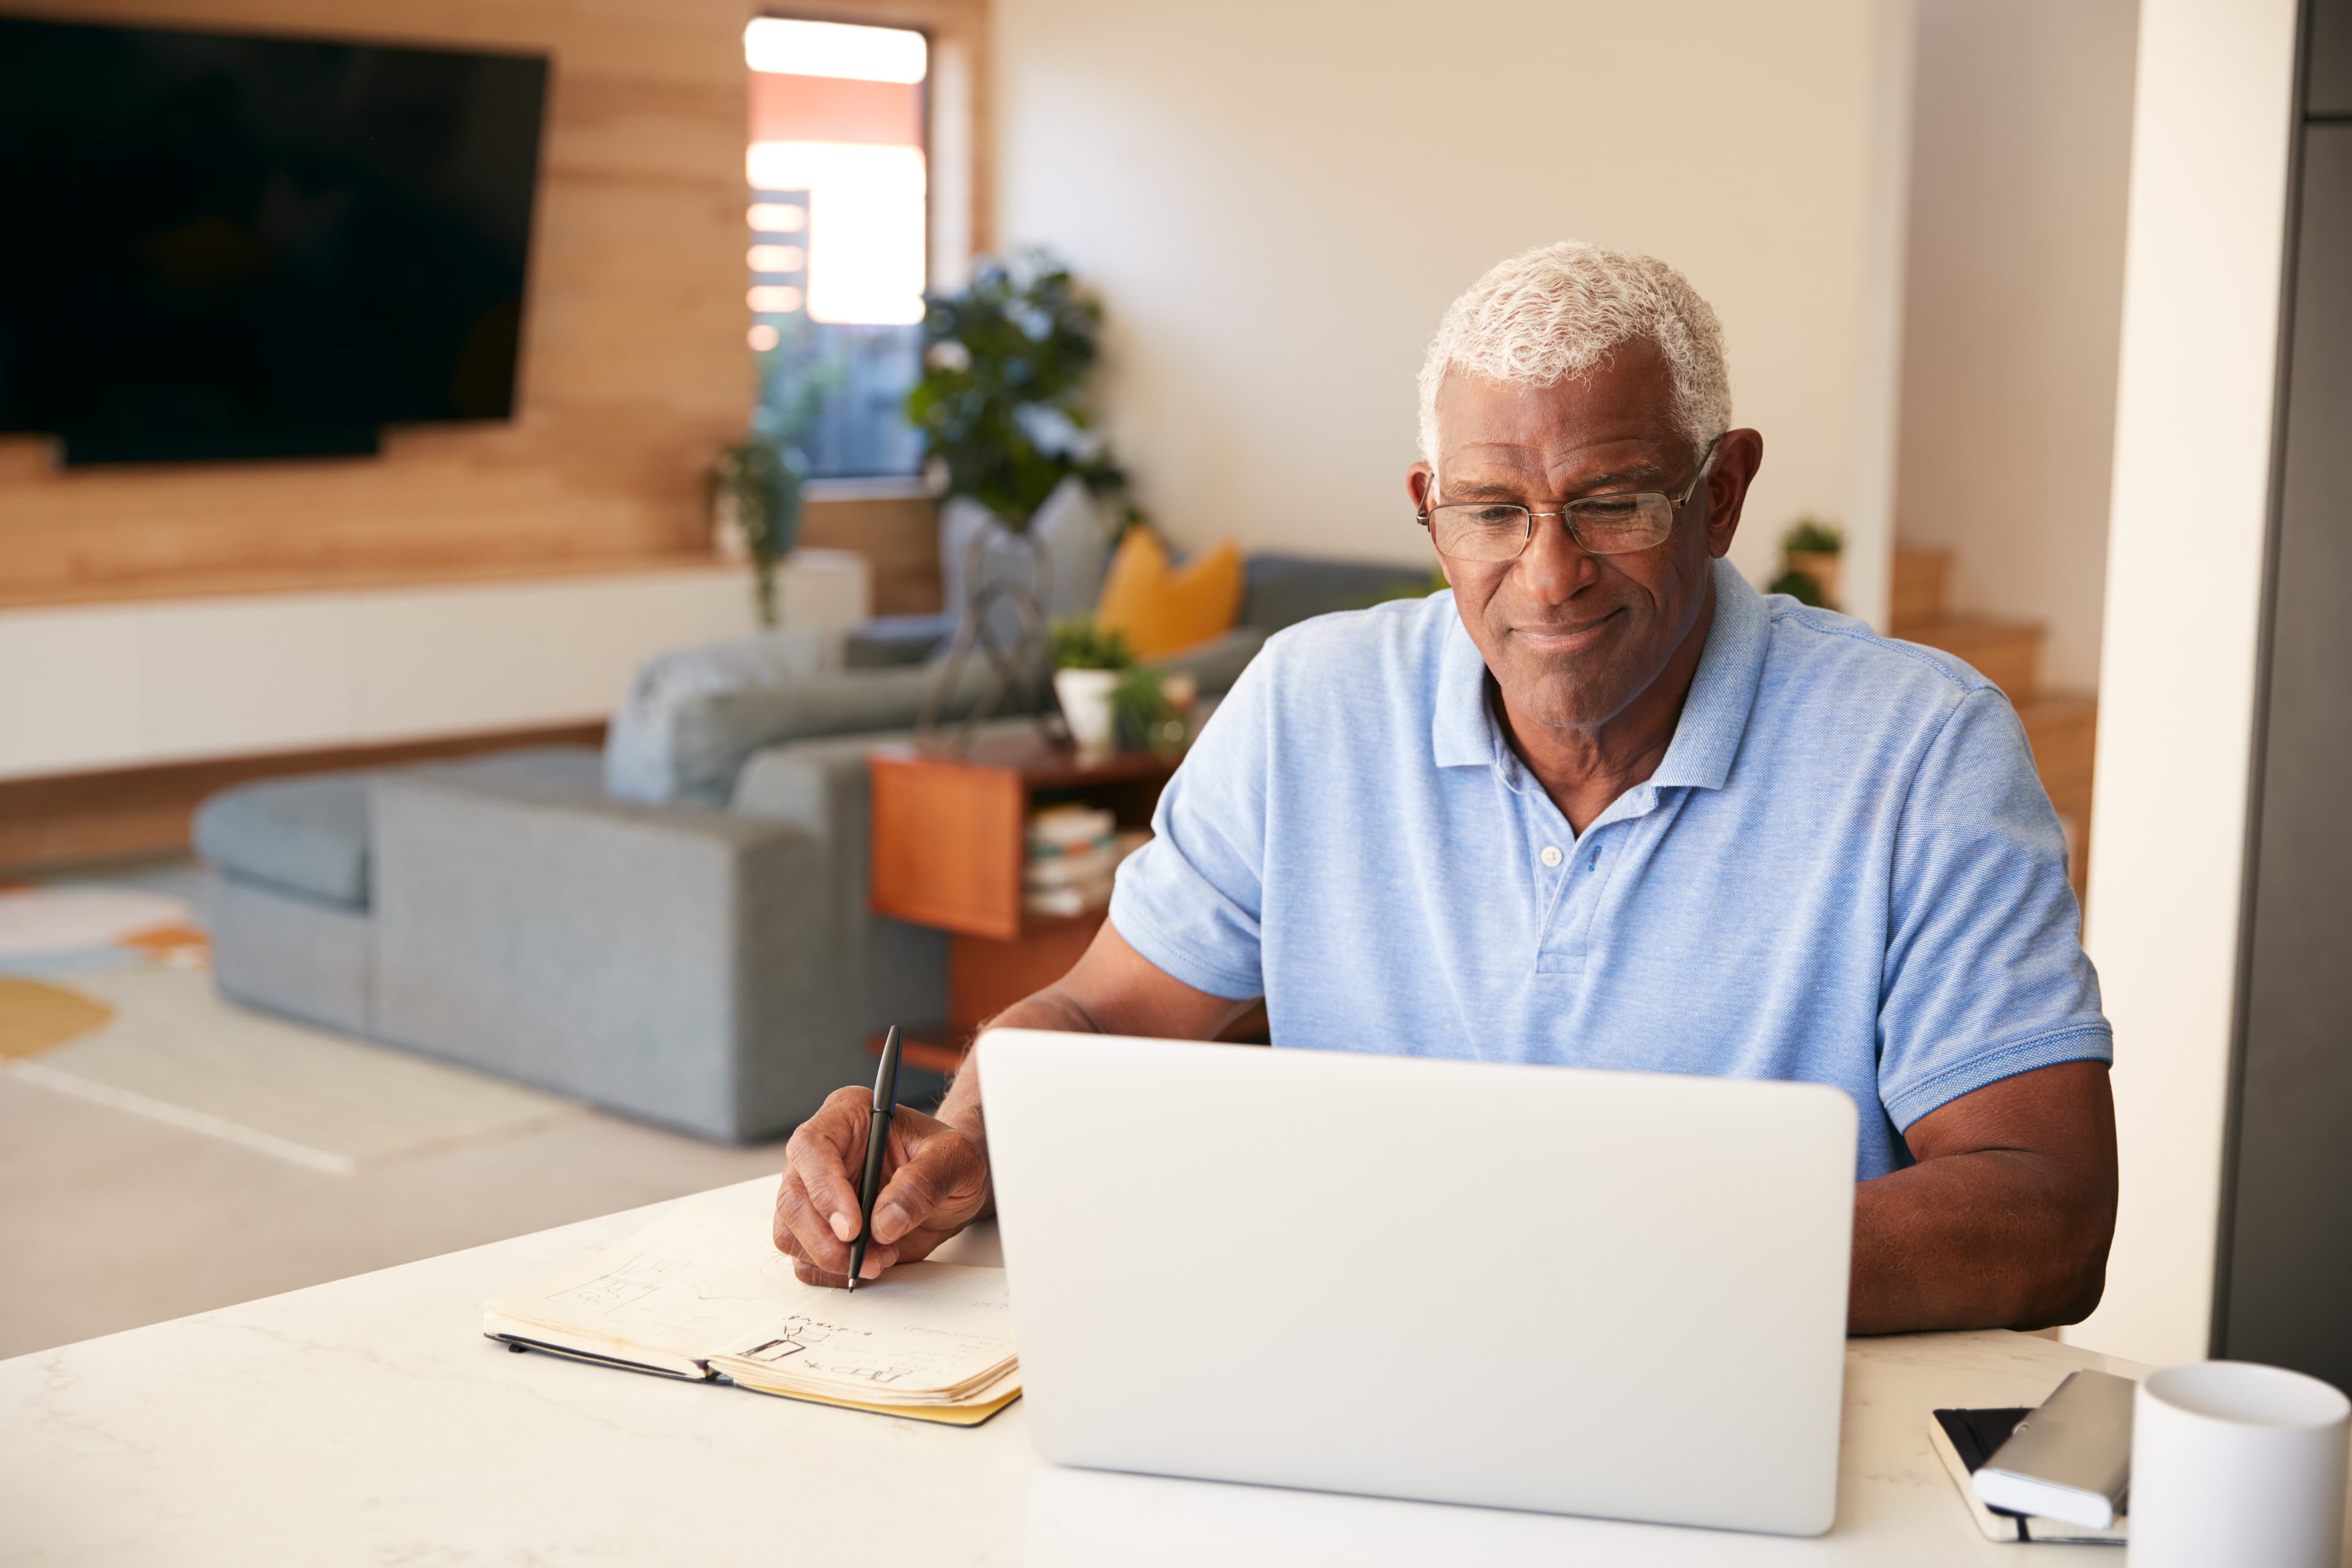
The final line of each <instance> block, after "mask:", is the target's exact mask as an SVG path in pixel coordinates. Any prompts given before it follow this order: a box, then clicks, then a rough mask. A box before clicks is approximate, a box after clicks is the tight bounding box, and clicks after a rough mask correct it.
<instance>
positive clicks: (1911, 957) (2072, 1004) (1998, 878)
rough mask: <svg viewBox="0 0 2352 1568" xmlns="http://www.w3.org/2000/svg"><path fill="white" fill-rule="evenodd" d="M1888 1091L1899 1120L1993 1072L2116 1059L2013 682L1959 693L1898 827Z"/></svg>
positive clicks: (2061, 842)
mask: <svg viewBox="0 0 2352 1568" xmlns="http://www.w3.org/2000/svg"><path fill="white" fill-rule="evenodd" d="M1889 919H1890V924H1891V928H1892V929H1891V930H1890V931H1889V932H1888V938H1887V948H1886V970H1885V980H1884V984H1883V986H1882V988H1881V993H1880V1005H1879V1035H1878V1040H1879V1061H1878V1085H1879V1098H1880V1100H1882V1101H1883V1102H1884V1103H1885V1107H1886V1112H1887V1115H1888V1116H1889V1117H1890V1118H1891V1119H1892V1120H1893V1121H1894V1122H1895V1126H1896V1127H1897V1128H1898V1129H1906V1130H1907V1129H1908V1128H1909V1127H1910V1125H1911V1124H1912V1123H1913V1122H1915V1121H1918V1120H1919V1119H1920V1118H1921V1117H1923V1116H1925V1115H1927V1113H1928V1112H1929V1111H1931V1110H1936V1109H1937V1108H1938V1107H1940V1106H1943V1105H1946V1104H1948V1103H1950V1102H1951V1101H1952V1100H1958V1098H1960V1096H1962V1095H1964V1094H1968V1093H1970V1092H1972V1091H1974V1090H1976V1089H1981V1088H1983V1087H1984V1086H1985V1085H1987V1084H1990V1083H1994V1082H1997V1081H1998V1080H2000V1079H2005V1078H2011V1077H2014V1076H2015V1075H2017V1074H2019V1073H2021V1072H2029V1071H2032V1069H2033V1068H2042V1067H2049V1066H2051V1065H2053V1064H2054V1063H2058V1062H2065V1061H2083V1060H2093V1061H2109V1060H2112V1059H2113V1058H2114V1044H2113V1034H2112V1031H2111V1030H2110V1029H2109V1027H2108V1025H2107V1020H2106V1017H2105V1015H2104V1014H2102V1013H2101V1011H2100V1009H2099V983H2098V977H2097V975H2096V974H2095V973H2094V972H2093V971H2092V968H2091V961H2090V959H2089V957H2088V956H2087V955H2085V954H2084V952H2083V942H2082V917H2081V911H2080V910H2079V909H2078V907H2077V906H2076V904H2075V901H2074V889H2072V888H2071V887H2069V886H2068V885H2067V881H2066V844H2065V836H2064V834H2063V832H2061V830H2060V828H2059V826H2058V817H2057V814H2056V813H2055V812H2054V811H2053V810H2052V809H2051V806H2050V797H2049V795H2047V794H2045V793H2044V792H2043V790H2042V782H2041V780H2040V778H2039V777H2038V776H2037V775H2036V774H2035V773H2034V770H2033V757H2032V752H2031V751H2030V749H2029V748H2028V747H2027V744H2026V740H2025V731H2024V728H2023V726H2021V724H2020V723H2019V722H2018V718H2017V714H2016V711H2015V710H2013V709H2011V707H2010V705H2009V703H2008V701H2007V700H2005V699H2004V698H2003V697H2002V696H2001V695H2000V692H1998V691H1996V690H1993V689H1990V688H1984V689H1978V690H1976V691H1972V692H1970V693H1969V695H1968V696H1967V697H1965V698H1964V699H1962V700H1961V701H1960V703H1959V705H1958V707H1957V708H1956V709H1955V710H1954V711H1953V713H1952V715H1951V717H1950V718H1949V719H1948V721H1946V722H1945V724H1944V727H1943V729H1942V730H1941V731H1940V732H1939V733H1938V734H1937V737H1936V739H1935V741H1934V742H1933V743H1932V744H1931V745H1930V747H1929V748H1928V752H1927V755H1926V757H1925V758H1924V759H1922V762H1921V764H1920V767H1919V769H1918V772H1917V773H1916V775H1915V776H1914V778H1913V781H1912V784H1911V789H1910V792H1909V794H1908V795H1907V796H1906V799H1905V802H1904V806H1903V817H1902V824H1901V826H1900V828H1899V829H1898V831H1897V832H1896V835H1895V853H1894V866H1893V885H1892V889H1891V902H1890V911H1889Z"/></svg>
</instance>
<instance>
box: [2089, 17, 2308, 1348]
mask: <svg viewBox="0 0 2352 1568" xmlns="http://www.w3.org/2000/svg"><path fill="white" fill-rule="evenodd" d="M2294 31H2295V3H2294V0H2145V3H2144V4H2143V5H2142V7H2141V11H2140V29H2139V68H2138V96H2137V104H2136V106H2135V111H2134V125H2133V147H2132V178H2131V216H2130V221H2129V228H2128V233H2127V236H2126V244H2125V264H2124V323H2123V353H2122V364H2121V370H2120V376H2119V381H2118V387H2117V395H2116V451H2115V479H2114V489H2113V495H2114V500H2113V508H2112V514H2111V520H2110V523H2109V533H2108V544H2107V612H2106V627H2105V637H2104V639H2103V644H2102V648H2101V655H2100V670H2101V691H2100V703H2099V742H2098V743H2099V770H2098V792H2097V795H2096V796H2095V805H2094V808H2093V815H2094V816H2095V818H2096V820H2097V822H2098V825H2099V837H2098V842H2097V844H2096V846H2095V847H2094V849H2093V852H2092V857H2091V886H2090V899H2089V907H2090V928H2089V931H2088V933H2087V943H2088V946H2089V948H2090V952H2091V957H2092V958H2093V960H2094V961H2095V963H2097V964H2098V968H2099V975H2100V980H2101V983H2102V984H2103V985H2104V987H2105V995H2106V1007H2107V1014H2108V1016H2109V1017H2111V1018H2112V1019H2113V1020H2114V1021H2115V1026H2116V1073H2115V1087H2116V1118H2117V1122H2118V1127H2119V1130H2120V1135H2121V1140H2122V1145H2121V1146H2122V1162H2123V1211H2122V1215H2121V1219H2120V1222H2119V1224H2118V1226H2117V1228H2116V1246H2115V1252H2114V1255H2113V1258H2112V1260H2111V1262H2110V1264H2109V1267H2108V1271H2107V1294H2106V1300H2105V1303H2104V1304H2103V1305H2102V1306H2101V1307H2100V1309H2099V1310H2098V1311H2097V1313H2095V1315H2094V1316H2093V1317H2092V1318H2091V1319H2090V1320H2089V1321H2087V1322H2085V1323H2084V1324H2083V1325H2082V1326H2081V1327H2079V1328H2077V1329H2074V1330H2070V1331H2068V1334H2067V1338H2069V1339H2070V1340H2074V1341H2079V1342H2082V1343H2084V1344H2089V1345H2095V1346H2096V1347H2098V1348H2099V1349H2101V1350H2105V1351H2110V1352H2116V1353H2118V1354H2121V1355H2125V1356H2130V1357H2133V1358H2136V1359H2138V1360H2142V1361H2151V1362H2158V1363H2164V1362H2178V1361H2186V1360H2194V1359H2197V1358H2200V1357H2201V1356H2203V1355H2204V1354H2205V1353H2206V1352H2207V1349H2208V1346H2207V1336H2208V1333H2209V1331H2210V1324H2211V1318H2212V1300H2213V1267H2214V1258H2215V1245H2216V1241H2217V1238H2218V1236H2219V1229H2220V1219H2221V1178H2222V1170H2221V1150H2222V1133H2223V1121H2224V1117H2225V1114H2226V1110H2227V1098H2228V1092H2227V1091H2228V1079H2229V1062H2230V1049H2231V1034H2232V1025H2233V1015H2234V1012H2235V1007H2236V996H2237V978H2238V942H2239V915H2240V910H2239V902H2240V898H2239V895H2240V889H2241V887H2242V877H2243V872H2244V859H2245V848H2246V810H2247V793H2248V780H2249V773H2250V769H2251V763H2252V749H2253V721H2254V695H2255V672H2256V658H2257V655H2258V652H2259V632H2260V621H2261V613H2262V589H2263V554H2264V549H2265V542H2266V539H2267V536H2268V521H2269V517H2270V505H2271V483H2270V480H2271V463H2272V453H2273V429H2272V423H2273V401H2274V399H2273V390H2274V387H2275V384H2276V379H2277V374H2278V342H2279V325H2280V321H2279V307H2280V300H2279V287H2280V281H2281V277H2280V273H2281V266H2282V261H2283V257H2284V238H2285V223H2286V218H2285V214H2286V200H2287V167H2288V153H2289V148H2290V146H2291V142H2292V137H2293V134H2294V125H2293V104H2294Z"/></svg>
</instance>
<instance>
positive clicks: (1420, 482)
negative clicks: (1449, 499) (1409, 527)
mask: <svg viewBox="0 0 2352 1568" xmlns="http://www.w3.org/2000/svg"><path fill="white" fill-rule="evenodd" d="M1436 478H1437V470H1436V469H1434V468H1431V467H1430V466H1429V465H1428V464H1427V463H1415V464H1414V465H1413V466H1412V467H1411V468H1407V469H1406V470H1405V471H1404V493H1405V495H1406V497H1407V498H1408V499H1410V500H1412V513H1413V515H1414V516H1415V517H1419V516H1420V515H1421V514H1422V513H1423V512H1424V511H1426V510H1429V505H1430V503H1431V502H1432V501H1433V500H1436V499H1437V498H1436V496H1435V495H1434V494H1433V493H1432V491H1431V489H1430V486H1431V484H1432V483H1433V481H1434V480H1435V479H1436Z"/></svg>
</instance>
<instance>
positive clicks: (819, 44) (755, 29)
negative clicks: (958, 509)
mask: <svg viewBox="0 0 2352 1568" xmlns="http://www.w3.org/2000/svg"><path fill="white" fill-rule="evenodd" d="M743 58H744V62H745V64H747V65H748V66H749V67H750V68H751V148H750V152H749V153H748V155H747V157H746V159H745V166H746V173H747V175H748V179H749V183H750V188H751V203H750V208H749V211H748V213H747V215H746V216H747V220H748V223H749V226H750V243H749V246H748V247H747V249H746V252H745V256H744V263H745V267H746V268H747V270H748V272H749V274H750V287H749V289H748V291H747V293H746V295H745V303H746V305H747V306H748V307H749V308H750V310H751V332H750V342H751V348H752V350H753V352H754V353H755V354H756V356H757V358H758V360H759V363H760V380H759V385H760V399H761V404H762V405H763V406H764V408H765V409H766V412H767V416H768V418H769V420H770V422H771V423H772V425H774V426H778V427H782V428H786V429H791V428H793V427H795V426H797V427H798V429H799V433H798V435H797V437H795V438H796V441H797V444H798V445H799V446H800V447H801V448H802V450H803V451H804V452H805V453H806V454H807V455H808V458H809V462H810V472H811V474H812V476H813V477H816V478H824V479H837V478H851V477H857V476H866V475H892V474H912V473H914V472H915V471H916V470H917V468H919V466H920V463H921V460H922V443H921V440H920V439H919V437H918V436H917V435H916V433H915V431H914V429H913V428H912V427H911V426H908V423H907V420H906V416H905V412H904V406H905V402H906V396H907V393H908V390H909V389H910V388H911V387H912V386H913V385H914V384H915V378H916V375H917V374H918V373H919V362H920V358H921V353H922V320H923V288H924V281H925V279H924V258H925V247H926V237H925V226H926V204H927V199H928V191H929V169H928V159H927V158H926V156H925V152H924V144H923V113H924V88H925V85H926V83H927V81H928V79H929V70H930V48H929V43H928V41H927V40H926V39H925V38H924V37H923V35H922V34H920V33H916V32H910V31H908V30H906V29H904V28H898V27H865V26H849V25H847V24H844V23H838V22H804V21H793V20H787V19H785V18H782V17H773V16H767V17H761V18H759V19H758V20H756V21H754V22H752V23H751V25H750V26H748V27H746V28H745V29H744V33H743Z"/></svg>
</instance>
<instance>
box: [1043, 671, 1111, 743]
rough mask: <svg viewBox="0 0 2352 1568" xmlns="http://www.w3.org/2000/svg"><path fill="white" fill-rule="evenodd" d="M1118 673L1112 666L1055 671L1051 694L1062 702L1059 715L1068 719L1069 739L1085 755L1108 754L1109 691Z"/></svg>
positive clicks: (1109, 738) (1109, 725) (1109, 736)
mask: <svg viewBox="0 0 2352 1568" xmlns="http://www.w3.org/2000/svg"><path fill="white" fill-rule="evenodd" d="M1118 675H1119V672H1118V670H1115V669H1057V670H1055V672H1054V696H1055V700H1058V701H1059V702H1060V703H1061V705H1062V717H1063V718H1064V719H1066V720H1067V721H1069V725H1070V738H1071V739H1072V740H1074V741H1076V742H1077V743H1078V750H1079V751H1081V752H1085V753H1087V755H1088V756H1096V757H1100V756H1108V754H1109V753H1110V751H1111V741H1112V735H1111V716H1110V694H1111V690H1112V689H1113V688H1115V687H1117V686H1118Z"/></svg>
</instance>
